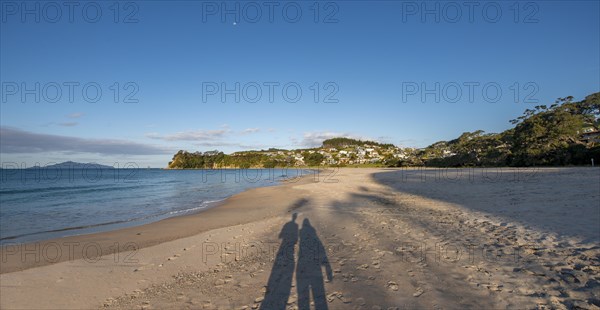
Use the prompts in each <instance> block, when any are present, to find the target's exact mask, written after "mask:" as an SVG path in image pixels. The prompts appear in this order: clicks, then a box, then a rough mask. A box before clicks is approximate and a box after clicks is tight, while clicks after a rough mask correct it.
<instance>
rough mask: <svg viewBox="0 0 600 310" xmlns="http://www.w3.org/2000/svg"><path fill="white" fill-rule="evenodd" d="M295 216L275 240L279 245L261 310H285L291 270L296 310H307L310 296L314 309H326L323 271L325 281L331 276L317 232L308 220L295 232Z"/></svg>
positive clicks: (325, 254)
mask: <svg viewBox="0 0 600 310" xmlns="http://www.w3.org/2000/svg"><path fill="white" fill-rule="evenodd" d="M297 216H298V215H297V214H296V213H294V214H293V215H292V220H291V221H289V222H287V223H286V224H285V225H284V226H283V228H282V229H281V233H280V234H279V238H280V239H281V245H280V247H279V250H278V251H277V255H276V256H275V262H274V263H273V268H272V269H271V275H270V276H269V281H268V283H267V292H266V293H265V298H264V300H263V302H262V303H261V309H285V307H286V304H287V302H288V299H289V297H290V293H291V289H292V279H293V275H294V269H296V290H297V292H298V308H299V309H310V293H312V296H313V299H314V306H315V309H327V300H326V297H325V285H324V283H323V272H322V269H321V267H322V266H324V267H325V271H326V275H327V279H328V280H329V281H331V280H332V279H333V274H332V271H331V265H330V264H329V260H328V258H327V253H326V252H325V248H324V246H323V243H322V242H321V240H319V237H318V236H317V231H316V230H315V228H314V227H313V226H312V225H311V224H310V221H309V219H308V218H305V219H304V221H303V222H302V228H301V229H300V230H298V224H297V223H296V218H297ZM296 243H299V246H298V263H297V265H296V264H295V256H294V251H295V246H296Z"/></svg>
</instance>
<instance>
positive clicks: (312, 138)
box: [300, 131, 359, 147]
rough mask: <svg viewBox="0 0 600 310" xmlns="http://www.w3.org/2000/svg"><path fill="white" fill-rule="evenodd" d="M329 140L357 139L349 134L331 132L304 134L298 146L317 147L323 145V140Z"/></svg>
mask: <svg viewBox="0 0 600 310" xmlns="http://www.w3.org/2000/svg"><path fill="white" fill-rule="evenodd" d="M331 138H356V139H359V138H357V137H355V136H352V135H351V134H349V133H342V132H331V131H324V132H305V133H304V135H303V138H302V141H301V142H300V145H301V146H303V147H318V146H321V144H323V141H324V140H327V139H331Z"/></svg>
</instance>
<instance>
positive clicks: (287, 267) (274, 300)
mask: <svg viewBox="0 0 600 310" xmlns="http://www.w3.org/2000/svg"><path fill="white" fill-rule="evenodd" d="M297 217H298V214H297V213H294V214H292V220H291V221H289V222H287V223H285V225H283V228H282V229H281V233H279V238H280V239H281V245H280V246H279V250H278V251H277V255H276V256H275V262H274V263H273V268H272V269H271V275H270V276H269V281H268V283H267V292H266V293H265V299H264V300H263V302H262V303H261V306H260V309H285V306H286V304H287V301H288V298H289V297H290V291H291V289H292V278H293V275H294V267H295V266H294V265H295V264H294V263H295V260H294V248H295V246H296V243H297V242H298V224H297V223H296V218H297Z"/></svg>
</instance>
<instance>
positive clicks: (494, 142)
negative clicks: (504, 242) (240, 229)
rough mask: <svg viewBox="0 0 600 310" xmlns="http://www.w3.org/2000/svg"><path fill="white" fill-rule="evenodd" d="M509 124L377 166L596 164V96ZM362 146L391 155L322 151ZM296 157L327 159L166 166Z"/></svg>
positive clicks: (180, 160) (186, 159) (198, 157)
mask: <svg viewBox="0 0 600 310" xmlns="http://www.w3.org/2000/svg"><path fill="white" fill-rule="evenodd" d="M510 122H511V123H512V124H514V125H515V127H513V128H511V129H508V130H506V131H504V132H501V133H485V132H483V131H481V130H477V131H474V132H465V133H463V134H462V135H460V136H459V137H458V138H456V139H454V140H450V141H440V142H436V143H434V144H432V145H430V146H428V147H426V148H424V149H420V150H410V149H405V150H404V151H403V156H395V155H394V154H392V153H387V154H386V155H382V156H381V163H380V164H381V165H385V166H388V167H400V166H432V167H465V166H534V165H541V166H556V165H587V164H590V159H591V158H593V159H594V160H595V162H596V163H597V164H600V142H599V141H600V137H596V138H594V139H588V140H586V139H583V138H582V134H583V133H584V132H586V131H597V130H598V128H600V93H595V94H592V95H589V96H587V97H586V98H585V99H584V100H582V101H579V102H573V97H565V98H559V99H558V100H557V101H556V102H555V103H554V104H552V105H550V106H546V105H539V106H536V107H535V108H534V109H527V110H525V112H524V113H523V115H522V116H520V117H518V118H517V119H514V120H512V121H510ZM365 146H370V147H375V148H378V149H380V150H393V149H396V148H395V147H394V146H393V145H391V144H382V143H378V142H374V141H361V140H355V139H350V138H333V139H328V140H325V141H323V146H322V148H321V149H322V150H327V149H330V148H335V149H337V150H340V153H341V150H342V149H349V148H361V147H365ZM390 152H391V151H390ZM300 154H301V155H302V158H303V162H300V164H301V165H308V166H319V165H322V164H323V163H324V160H325V159H326V158H325V156H324V155H323V154H325V155H327V153H323V152H319V148H317V149H305V150H296V151H286V150H279V149H269V150H267V151H249V152H238V153H234V154H231V155H226V154H223V153H222V152H218V151H210V152H204V153H200V152H196V153H189V152H186V151H179V152H177V154H175V156H173V160H172V161H171V162H169V168H182V169H189V168H205V169H212V168H240V167H241V168H263V167H264V168H273V167H288V166H294V165H298V164H299V161H298V160H297V158H296V156H299V155H300ZM328 156H329V155H328ZM336 156H337V155H336ZM349 156H350V159H354V158H355V157H356V155H355V154H351V155H349Z"/></svg>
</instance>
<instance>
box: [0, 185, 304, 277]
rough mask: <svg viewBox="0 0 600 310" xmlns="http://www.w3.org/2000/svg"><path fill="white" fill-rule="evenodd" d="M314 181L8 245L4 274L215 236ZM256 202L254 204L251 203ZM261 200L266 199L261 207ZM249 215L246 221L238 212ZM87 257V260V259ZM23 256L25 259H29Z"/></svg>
mask: <svg viewBox="0 0 600 310" xmlns="http://www.w3.org/2000/svg"><path fill="white" fill-rule="evenodd" d="M310 177H311V175H304V176H302V177H301V178H300V179H297V180H296V181H294V182H290V181H289V180H288V181H286V180H284V181H281V182H280V183H279V184H275V185H272V186H265V187H257V188H251V189H248V190H245V191H242V192H240V193H237V194H234V195H232V196H230V197H227V198H225V199H224V200H223V201H220V202H218V203H216V204H215V205H214V206H211V207H209V208H207V209H204V210H199V211H198V212H193V213H190V214H182V215H176V216H173V217H168V218H164V219H161V220H158V221H154V222H150V223H145V224H142V225H135V226H130V227H124V228H118V229H112V230H108V231H101V232H92V233H86V234H81V235H73V236H65V237H58V238H50V239H46V240H40V241H34V242H25V243H15V244H4V245H2V246H0V259H1V262H2V263H1V264H0V274H6V273H12V272H17V271H22V270H27V269H31V268H37V267H42V266H47V265H52V264H56V263H61V262H66V261H74V260H80V259H84V260H85V259H88V260H95V259H96V258H97V257H101V256H104V255H111V254H117V253H121V252H128V251H132V250H140V249H143V248H147V247H151V246H154V245H158V244H161V243H165V242H169V241H173V240H177V239H182V238H186V237H191V236H194V235H198V234H201V233H204V232H207V231H210V230H214V229H219V228H224V227H230V226H235V225H241V224H247V223H250V222H253V221H257V220H261V219H264V218H266V217H268V216H269V215H270V214H271V213H272V212H269V210H267V208H265V207H260V206H259V204H258V203H259V202H266V203H269V198H270V194H271V191H275V188H277V189H280V190H282V191H286V188H287V190H289V187H290V186H294V185H300V184H304V183H306V182H307V181H308V180H309V179H310ZM249 197H251V198H250V199H248V198H249ZM255 198H263V199H261V200H259V201H255ZM246 209H251V212H248V213H245V214H244V216H243V217H240V216H236V215H235V213H236V212H243V211H245V210H246ZM86 252H87V254H86ZM22 256H25V259H23V257H22Z"/></svg>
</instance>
